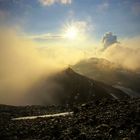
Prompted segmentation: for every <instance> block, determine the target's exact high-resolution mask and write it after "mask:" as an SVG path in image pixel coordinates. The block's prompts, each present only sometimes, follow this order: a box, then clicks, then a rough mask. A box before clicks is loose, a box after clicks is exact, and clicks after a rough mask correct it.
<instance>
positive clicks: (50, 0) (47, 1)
mask: <svg viewBox="0 0 140 140" xmlns="http://www.w3.org/2000/svg"><path fill="white" fill-rule="evenodd" d="M39 2H40V3H41V4H42V5H44V6H50V5H52V4H54V3H60V4H71V3H72V0H39Z"/></svg>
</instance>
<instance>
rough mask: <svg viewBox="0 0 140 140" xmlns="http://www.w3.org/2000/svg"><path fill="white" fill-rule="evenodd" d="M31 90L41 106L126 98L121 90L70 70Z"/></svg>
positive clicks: (40, 83)
mask: <svg viewBox="0 0 140 140" xmlns="http://www.w3.org/2000/svg"><path fill="white" fill-rule="evenodd" d="M50 83H51V84H50ZM50 85H51V86H50ZM32 89H33V90H32V97H33V98H36V97H37V98H36V99H37V100H38V101H39V103H43V104H46V103H47V102H49V101H50V102H51V101H52V102H51V103H56V104H63V105H65V104H68V105H73V104H81V103H84V102H87V101H91V100H94V99H101V98H116V99H122V98H126V97H128V96H127V95H126V94H125V93H124V92H122V91H121V90H119V89H116V88H113V87H111V86H109V85H106V84H104V83H102V82H98V81H94V80H92V79H90V78H87V77H85V76H82V75H80V74H78V73H76V72H75V71H73V70H72V69H71V68H68V69H66V70H64V71H61V72H59V73H57V74H55V75H53V76H51V77H49V78H48V79H44V80H42V81H40V82H39V83H37V84H36V85H35V86H34V87H33V88H32Z"/></svg>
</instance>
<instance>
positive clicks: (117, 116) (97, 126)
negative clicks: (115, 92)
mask: <svg viewBox="0 0 140 140" xmlns="http://www.w3.org/2000/svg"><path fill="white" fill-rule="evenodd" d="M13 108H14V109H13ZM0 109H1V110H0V112H1V114H0V123H1V124H0V139H1V140H139V139H140V133H139V132H140V99H125V100H116V99H107V98H106V99H101V100H99V99H97V100H94V101H92V102H87V103H84V104H81V105H79V106H73V107H72V108H69V110H68V111H73V115H67V116H58V117H49V118H37V119H30V120H28V119H27V120H15V121H13V120H12V118H14V117H21V116H26V115H35V114H36V115H37V114H44V113H45V112H44V110H46V112H47V113H48V114H49V111H50V110H51V113H53V111H54V112H55V113H56V109H57V111H64V110H65V111H66V110H67V109H66V108H65V107H64V108H60V107H58V108H57V107H56V106H55V107H54V108H53V107H51V109H49V107H47V108H46V107H41V106H38V107H37V106H30V107H12V106H4V105H1V106H0ZM16 109H17V110H18V109H19V110H20V112H18V111H17V110H16ZM15 110H16V111H15Z"/></svg>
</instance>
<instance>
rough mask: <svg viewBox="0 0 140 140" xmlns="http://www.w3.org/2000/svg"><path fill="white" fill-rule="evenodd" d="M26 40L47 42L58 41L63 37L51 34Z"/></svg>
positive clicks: (34, 36)
mask: <svg viewBox="0 0 140 140" xmlns="http://www.w3.org/2000/svg"><path fill="white" fill-rule="evenodd" d="M27 38H29V39H32V40H36V41H47V40H60V39H63V38H64V37H63V36H62V35H54V34H51V33H47V34H40V35H31V36H27Z"/></svg>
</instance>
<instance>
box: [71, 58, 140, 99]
mask: <svg viewBox="0 0 140 140" xmlns="http://www.w3.org/2000/svg"><path fill="white" fill-rule="evenodd" d="M122 61H123V60H122ZM72 68H73V69H74V70H75V71H76V72H78V73H81V74H82V75H85V76H87V77H90V78H92V79H94V80H98V81H101V82H104V83H106V84H109V85H112V86H114V87H117V88H120V89H124V90H125V89H126V92H127V91H128V93H129V94H131V96H132V97H133V96H134V97H137V96H140V94H139V93H140V86H139V83H140V74H139V73H137V72H134V71H130V70H128V69H125V68H123V67H121V66H119V65H117V64H115V63H112V62H110V61H108V60H106V59H103V58H90V59H87V60H82V61H80V62H79V63H77V64H76V65H74V66H72ZM127 88H128V89H127ZM137 92H138V93H137Z"/></svg>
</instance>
